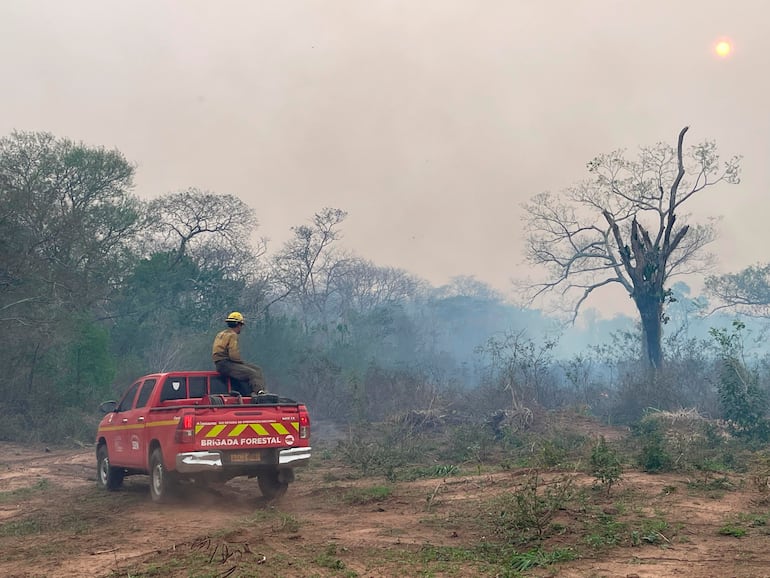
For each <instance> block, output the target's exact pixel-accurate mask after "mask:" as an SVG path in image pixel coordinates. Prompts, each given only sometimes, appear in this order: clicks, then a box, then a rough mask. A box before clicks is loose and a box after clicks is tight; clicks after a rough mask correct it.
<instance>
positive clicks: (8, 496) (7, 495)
mask: <svg viewBox="0 0 770 578" xmlns="http://www.w3.org/2000/svg"><path fill="white" fill-rule="evenodd" d="M50 487H51V483H50V482H49V481H48V480H47V479H46V478H40V479H39V480H38V481H37V482H35V484H34V485H32V486H29V487H26V488H18V489H16V490H11V491H8V492H0V504H2V503H3V502H13V501H15V500H24V499H27V498H29V497H30V496H31V495H32V494H34V493H37V492H42V491H45V490H47V489H49V488H50Z"/></svg>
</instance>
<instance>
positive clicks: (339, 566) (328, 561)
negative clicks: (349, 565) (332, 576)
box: [314, 544, 355, 575]
mask: <svg viewBox="0 0 770 578" xmlns="http://www.w3.org/2000/svg"><path fill="white" fill-rule="evenodd" d="M314 562H315V563H316V564H317V565H318V566H320V567H321V568H329V569H331V570H344V569H345V568H346V566H345V562H343V561H342V560H340V559H339V558H338V557H337V545H336V544H328V545H327V546H326V548H325V549H324V551H323V552H322V553H321V554H319V555H318V556H316V558H315V560H314ZM354 575H355V574H354Z"/></svg>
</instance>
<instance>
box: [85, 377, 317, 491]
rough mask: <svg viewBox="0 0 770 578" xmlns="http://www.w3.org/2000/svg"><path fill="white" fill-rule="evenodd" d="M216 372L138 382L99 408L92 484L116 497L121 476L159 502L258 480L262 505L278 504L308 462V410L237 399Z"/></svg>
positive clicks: (265, 397) (288, 403) (231, 384)
mask: <svg viewBox="0 0 770 578" xmlns="http://www.w3.org/2000/svg"><path fill="white" fill-rule="evenodd" d="M240 387H241V384H239V383H238V382H237V381H236V380H231V379H229V378H227V377H224V376H222V375H220V374H219V373H217V372H215V371H175V372H165V373H155V374H151V375H146V376H144V377H142V378H140V379H138V380H136V381H135V382H134V383H133V384H132V385H131V386H130V387H129V388H128V389H127V390H126V392H125V394H124V395H123V397H122V398H121V400H120V401H119V402H114V401H111V402H105V403H103V404H102V405H101V406H100V407H101V409H102V410H103V411H104V412H105V414H106V415H105V416H104V418H102V421H101V423H100V424H99V429H98V431H97V434H96V461H97V480H98V483H99V485H100V486H101V487H103V488H105V489H108V490H115V489H118V488H119V487H120V486H121V484H122V483H123V479H124V477H125V476H128V475H134V474H147V475H149V476H150V493H151V496H152V498H153V500H155V501H165V500H166V499H167V498H168V497H169V496H170V495H172V494H173V493H174V491H175V490H176V489H177V486H178V485H179V484H185V483H191V484H197V485H205V484H207V483H209V482H219V483H221V482H225V481H227V480H229V479H231V478H234V477H236V476H247V477H251V478H253V477H256V478H257V480H258V484H259V487H260V490H261V491H262V494H263V495H264V496H265V497H266V498H268V499H274V498H277V497H280V496H282V495H283V494H284V493H285V492H286V489H287V488H288V485H289V483H291V482H292V481H294V468H296V467H301V466H304V465H306V464H307V463H308V462H309V460H310V452H311V448H310V417H309V415H308V412H307V408H306V407H305V406H304V405H303V404H301V403H297V402H296V401H293V400H291V399H288V398H283V397H280V396H277V395H274V394H262V395H256V396H243V395H241V394H240V393H239V391H241V389H240Z"/></svg>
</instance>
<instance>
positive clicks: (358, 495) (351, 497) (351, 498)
mask: <svg viewBox="0 0 770 578" xmlns="http://www.w3.org/2000/svg"><path fill="white" fill-rule="evenodd" d="M391 493H392V490H391V489H390V487H388V486H372V487H370V488H354V489H352V490H350V491H348V492H346V493H345V494H344V495H343V497H342V499H343V500H344V501H345V502H347V503H348V504H371V503H373V502H383V501H385V500H387V499H388V498H389V497H390V494H391Z"/></svg>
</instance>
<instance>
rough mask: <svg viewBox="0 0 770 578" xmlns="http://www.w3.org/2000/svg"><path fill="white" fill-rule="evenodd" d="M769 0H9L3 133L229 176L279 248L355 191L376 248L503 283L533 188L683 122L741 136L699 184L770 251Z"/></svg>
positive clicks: (756, 251) (428, 272)
mask: <svg viewBox="0 0 770 578" xmlns="http://www.w3.org/2000/svg"><path fill="white" fill-rule="evenodd" d="M769 19H770V3H768V2H767V0H735V1H733V2H725V1H724V0H722V1H716V0H676V1H671V0H667V1H663V0H558V1H557V0H551V1H548V0H526V1H525V0H518V1H516V0H507V1H502V0H495V1H492V0H486V1H482V0H465V1H462V2H460V1H452V0H405V1H400V0H399V1H396V0H390V1H379V0H348V1H344V2H343V1H336V0H324V1H321V0H316V1H305V0H275V1H272V2H261V1H256V0H237V1H236V0H231V1H227V0H218V1H212V0H200V1H199V0H195V1H194V0H185V1H181V0H179V1H170V0H166V1H164V0H142V1H139V0H130V1H129V0H122V1H112V0H66V1H63V0H51V1H46V2H43V1H35V0H0V70H1V71H2V76H3V79H2V84H1V85H0V86H1V88H0V134H2V135H5V134H8V133H9V132H10V131H11V130H13V129H19V130H45V131H50V132H52V133H54V134H55V135H57V136H60V137H68V138H71V139H74V140H83V141H85V142H87V143H90V144H94V145H104V146H107V147H116V148H118V149H119V150H121V151H122V152H123V153H124V154H125V155H126V156H127V157H128V158H129V159H130V160H131V161H132V162H134V163H136V165H137V168H138V172H137V178H136V184H137V188H136V191H137V193H138V194H139V195H141V196H143V197H151V196H154V195H157V194H161V193H165V192H170V191H174V190H179V189H182V188H186V187H188V186H197V187H200V188H204V189H209V190H212V191H215V192H219V193H233V194H236V195H238V196H239V197H240V198H242V199H243V200H245V201H246V202H248V203H249V204H250V205H252V206H253V207H254V208H255V209H256V212H257V215H258V217H259V220H260V222H261V227H260V229H259V231H258V233H259V234H260V235H262V236H266V237H269V238H270V239H271V245H270V246H271V248H272V249H277V248H278V247H279V246H280V244H281V243H282V242H283V241H284V240H286V239H287V238H288V236H289V235H290V231H289V227H291V226H293V225H297V224H302V223H304V222H305V221H306V220H307V219H308V218H310V217H311V216H312V215H313V213H314V212H316V211H317V210H319V209H321V208H322V207H325V206H332V207H338V208H342V209H344V210H346V211H348V212H349V217H348V219H347V220H346V222H345V224H344V235H345V239H344V245H345V247H347V248H350V249H352V250H354V251H355V252H357V253H358V254H360V255H361V256H363V257H366V258H369V259H371V260H373V261H374V262H375V263H377V264H379V265H392V266H397V267H403V268H405V269H408V270H410V271H412V272H414V273H416V274H418V275H420V276H422V277H424V278H426V279H428V280H429V281H431V282H433V283H434V284H441V283H444V282H446V281H447V280H448V279H449V278H450V277H452V276H454V275H475V276H476V277H477V278H479V279H480V280H482V281H486V282H488V283H490V284H492V285H493V286H494V287H496V288H498V289H501V290H503V291H509V290H510V282H509V280H510V279H511V278H515V277H520V276H521V271H522V270H523V252H522V246H523V235H522V233H521V217H522V212H521V209H520V204H521V203H522V202H524V201H526V200H527V199H529V198H530V197H531V196H532V195H533V194H535V193H538V192H541V191H544V190H551V191H558V190H560V189H562V188H565V187H567V186H569V185H571V184H573V183H575V182H576V181H578V180H579V179H582V178H584V177H585V176H587V173H586V170H585V163H586V162H587V161H589V160H590V159H591V158H592V157H593V156H595V155H596V154H599V153H603V152H610V151H611V150H613V149H616V148H622V147H627V148H629V149H630V150H631V151H632V152H633V151H634V149H635V148H636V147H637V146H639V145H649V144H653V143H655V142H658V141H667V142H670V143H674V142H675V139H676V135H677V133H678V131H679V130H680V129H681V128H682V126H684V125H689V126H690V127H691V128H690V132H689V133H688V141H687V142H688V143H689V144H694V143H696V142H699V141H701V140H704V139H714V140H716V141H717V143H718V145H719V148H720V152H721V153H722V155H723V156H724V157H728V156H731V155H732V154H741V155H743V157H744V161H743V182H742V184H741V185H739V186H732V187H730V186H725V187H724V188H718V189H713V190H710V191H708V192H707V193H706V194H702V195H701V196H700V197H699V198H698V200H697V207H696V206H693V207H692V209H693V210H696V212H697V213H698V215H703V216H706V215H723V216H724V220H723V222H722V226H721V237H720V239H719V241H718V244H717V245H715V246H714V248H715V249H716V250H717V251H718V253H719V254H720V257H721V263H720V267H721V270H722V271H735V270H738V269H740V268H742V267H745V266H747V265H749V264H752V263H755V262H757V261H763V262H764V261H768V260H770V254H768V250H767V246H768V244H769V242H770V229H768V227H767V224H766V222H767V208H768V206H770V200H768V193H769V192H770V191H768V182H769V181H770V168H768V164H769V161H770V114H768V103H769V102H770V95H769V94H768V86H769V85H770V80H768V76H767V73H768V70H770V35H768V34H767V32H766V28H767V24H766V23H767V22H768V20H769ZM723 36H726V37H729V38H730V39H731V40H732V41H733V44H734V52H733V55H732V56H731V57H730V58H727V59H719V58H717V57H716V56H715V55H714V53H713V46H714V43H715V42H716V41H717V40H718V39H719V38H721V37H723ZM627 301H628V300H627V299H625V300H624V301H623V302H624V303H625V302H627ZM600 303H602V302H601V301H597V300H594V301H593V302H592V304H593V306H596V307H599V306H600Z"/></svg>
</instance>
